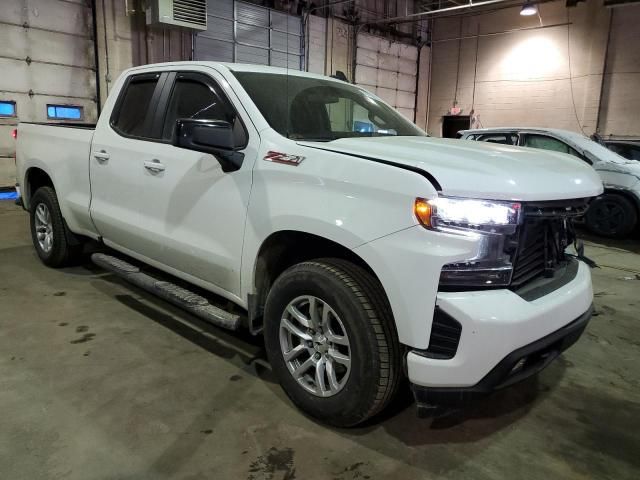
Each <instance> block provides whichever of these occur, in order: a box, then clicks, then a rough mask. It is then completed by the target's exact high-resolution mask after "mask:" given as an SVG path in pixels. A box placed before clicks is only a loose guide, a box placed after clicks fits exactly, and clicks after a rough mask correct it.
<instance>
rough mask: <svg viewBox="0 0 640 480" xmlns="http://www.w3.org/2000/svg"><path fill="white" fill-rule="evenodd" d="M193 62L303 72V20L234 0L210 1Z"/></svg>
mask: <svg viewBox="0 0 640 480" xmlns="http://www.w3.org/2000/svg"><path fill="white" fill-rule="evenodd" d="M207 11H208V13H207V16H208V25H207V30H206V31H204V32H200V33H198V34H197V35H196V37H195V48H194V59H195V60H212V61H221V62H239V63H257V64H260V65H274V66H277V67H288V68H295V69H298V70H300V69H302V68H303V67H304V56H303V48H302V18H301V17H296V16H293V15H288V14H286V13H283V12H277V11H275V10H272V9H269V8H265V7H260V6H257V5H251V4H248V3H244V2H237V1H234V0H209V2H208V4H207Z"/></svg>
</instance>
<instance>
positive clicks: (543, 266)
mask: <svg viewBox="0 0 640 480" xmlns="http://www.w3.org/2000/svg"><path fill="white" fill-rule="evenodd" d="M587 206H588V203H587V200H586V199H578V200H570V201H558V202H543V203H528V204H524V205H523V214H524V221H523V224H522V225H521V226H520V228H519V233H518V237H519V238H518V249H517V251H516V253H515V258H514V262H513V275H512V276H511V288H513V289H517V288H519V287H522V286H523V285H525V284H526V283H528V282H530V281H532V280H534V279H536V278H539V277H540V276H545V277H552V276H553V274H554V272H555V271H556V270H557V269H558V267H560V266H562V265H564V264H565V262H566V258H565V254H564V250H565V248H567V246H569V245H570V244H571V243H573V241H574V239H575V234H574V231H573V224H572V222H573V219H574V218H575V217H578V216H581V215H583V214H584V212H585V211H586V209H587Z"/></svg>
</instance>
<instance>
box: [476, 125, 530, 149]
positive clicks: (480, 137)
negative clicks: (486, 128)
mask: <svg viewBox="0 0 640 480" xmlns="http://www.w3.org/2000/svg"><path fill="white" fill-rule="evenodd" d="M488 135H504V138H505V139H506V138H507V135H514V136H515V137H516V143H505V144H503V145H508V146H510V147H518V146H520V139H521V137H522V136H521V135H520V132H518V130H509V129H507V130H492V131H490V132H476V133H475V136H476V138H474V140H475V141H476V142H485V143H492V142H487V141H486V140H483V137H486V136H488Z"/></svg>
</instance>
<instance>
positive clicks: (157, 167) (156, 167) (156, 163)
mask: <svg viewBox="0 0 640 480" xmlns="http://www.w3.org/2000/svg"><path fill="white" fill-rule="evenodd" d="M144 168H146V169H147V170H149V171H150V172H152V173H160V172H164V165H163V164H161V163H160V160H155V159H154V160H153V161H151V162H148V161H147V162H144Z"/></svg>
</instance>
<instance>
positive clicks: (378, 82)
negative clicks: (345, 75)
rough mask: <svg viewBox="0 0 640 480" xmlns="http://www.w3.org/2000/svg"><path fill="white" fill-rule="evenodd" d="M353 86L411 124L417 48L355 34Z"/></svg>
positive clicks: (413, 115) (372, 36)
mask: <svg viewBox="0 0 640 480" xmlns="http://www.w3.org/2000/svg"><path fill="white" fill-rule="evenodd" d="M357 47H358V48H357V52H356V83H357V84H358V85H360V86H362V87H364V88H366V89H367V90H369V91H370V92H372V93H375V94H376V95H378V96H379V97H380V98H382V99H383V100H384V101H385V102H387V103H388V104H389V105H391V106H392V107H394V108H396V109H397V110H398V111H399V112H400V113H402V114H403V115H404V116H405V117H406V118H408V119H409V120H411V121H414V118H415V113H414V110H415V98H416V76H417V74H418V48H417V47H415V46H413V45H406V44H403V43H398V42H391V41H389V40H387V39H385V38H381V37H376V36H374V35H369V34H366V33H360V34H358V45H357Z"/></svg>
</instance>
